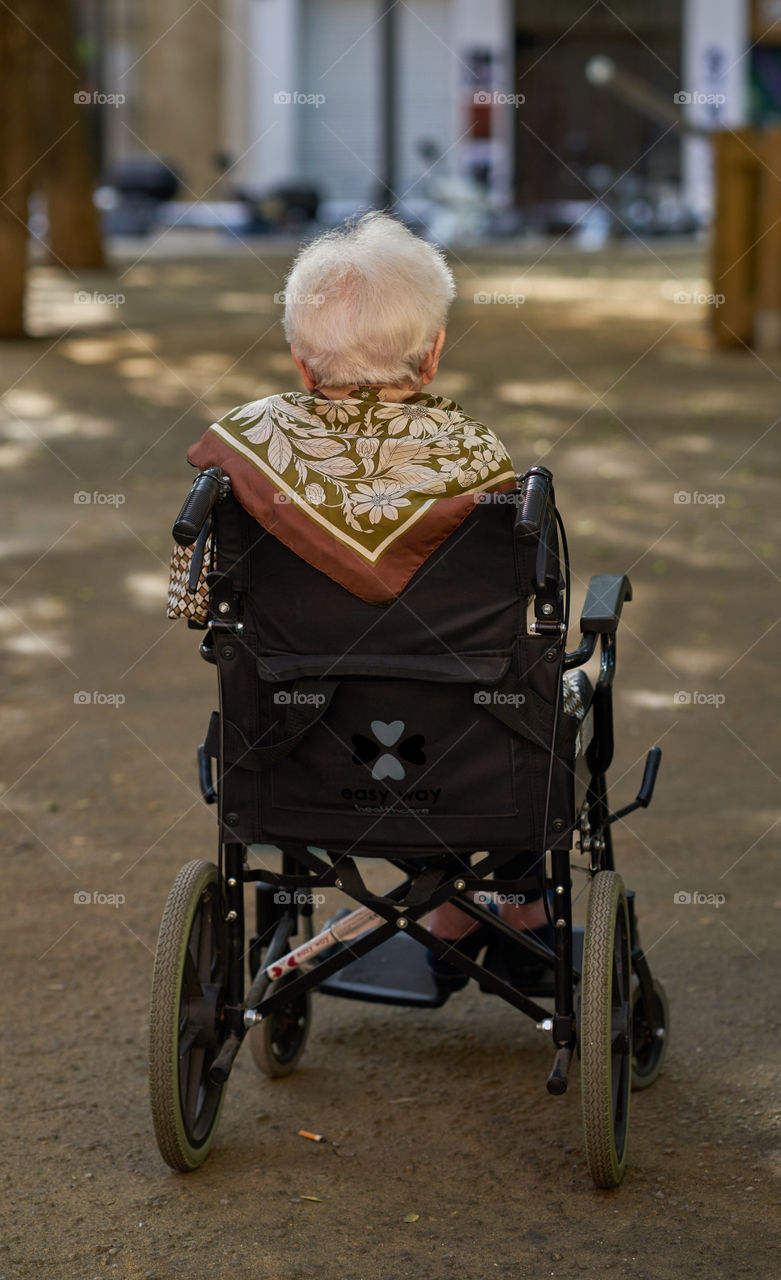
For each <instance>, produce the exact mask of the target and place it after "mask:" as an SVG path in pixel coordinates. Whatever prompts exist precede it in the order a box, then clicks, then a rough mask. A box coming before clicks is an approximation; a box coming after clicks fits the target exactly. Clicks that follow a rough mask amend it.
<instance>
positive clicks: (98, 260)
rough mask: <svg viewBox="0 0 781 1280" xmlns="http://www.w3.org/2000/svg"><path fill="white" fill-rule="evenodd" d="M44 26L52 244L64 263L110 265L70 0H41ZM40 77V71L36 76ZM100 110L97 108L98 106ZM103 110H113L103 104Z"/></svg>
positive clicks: (42, 179)
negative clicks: (95, 197) (96, 202)
mask: <svg viewBox="0 0 781 1280" xmlns="http://www.w3.org/2000/svg"><path fill="white" fill-rule="evenodd" d="M38 10H39V14H40V17H41V19H42V18H44V17H45V22H42V21H41V22H40V23H39V26H38V30H39V31H40V32H41V34H42V35H43V37H44V38H45V40H46V44H47V45H48V46H49V48H48V49H46V48H45V47H44V46H43V45H39V46H38V52H37V59H38V65H39V68H41V70H42V74H41V77H40V81H41V83H42V85H43V86H44V91H43V93H42V94H41V102H42V105H43V107H44V109H43V110H42V111H41V113H40V116H39V120H40V135H41V136H40V143H41V145H40V153H41V157H42V158H41V161H40V165H39V171H38V179H39V181H38V183H36V185H40V187H41V190H42V191H43V192H44V193H45V195H46V199H47V205H48V214H49V249H50V252H51V255H52V258H53V260H54V262H56V263H59V265H60V266H63V267H70V268H74V269H78V268H80V267H87V268H90V267H94V268H102V267H104V266H105V261H104V257H103V246H102V243H101V236H100V217H99V214H98V211H97V209H96V208H95V205H94V203H93V200H92V191H93V185H94V183H93V173H92V164H91V157H90V154H89V151H88V147H87V136H86V130H85V124H86V117H85V112H86V111H87V110H89V109H90V108H89V107H87V106H85V105H83V104H81V103H79V102H78V101H77V100H76V99H77V96H78V94H79V77H78V74H77V66H76V61H75V58H74V54H73V47H74V41H73V30H72V25H71V6H70V3H69V0H39V5H38ZM36 79H38V77H36ZM92 109H93V110H94V108H92ZM99 110H103V111H112V110H115V108H113V107H109V106H103V107H100V108H99Z"/></svg>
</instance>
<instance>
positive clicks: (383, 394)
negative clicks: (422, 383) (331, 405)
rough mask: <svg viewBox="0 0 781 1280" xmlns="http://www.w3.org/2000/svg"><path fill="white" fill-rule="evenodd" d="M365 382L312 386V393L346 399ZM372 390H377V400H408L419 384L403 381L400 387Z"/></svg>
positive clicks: (332, 398) (418, 388)
mask: <svg viewBox="0 0 781 1280" xmlns="http://www.w3.org/2000/svg"><path fill="white" fill-rule="evenodd" d="M363 385H365V384H358V383H354V382H353V383H351V384H350V385H348V386H344V387H313V389H312V394H313V395H316V396H322V397H323V398H324V399H326V400H348V399H350V398H351V397H353V396H354V395H355V393H356V391H357V390H358V389H359V386H363ZM371 390H372V391H376V392H377V399H378V400H390V401H399V400H408V399H409V397H410V396H414V395H415V394H416V393H417V392H418V391H419V390H420V387H419V386H415V385H414V383H409V382H408V383H405V385H404V386H401V387H386V386H372V388H371Z"/></svg>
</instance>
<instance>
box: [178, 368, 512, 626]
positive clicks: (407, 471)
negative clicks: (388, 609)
mask: <svg viewBox="0 0 781 1280" xmlns="http://www.w3.org/2000/svg"><path fill="white" fill-rule="evenodd" d="M187 458H188V461H189V462H191V463H192V465H193V466H196V467H199V468H201V469H203V468H205V467H211V466H220V467H222V469H223V471H224V472H226V474H227V475H229V476H230V478H231V482H232V486H233V491H234V493H235V495H236V497H237V498H238V500H239V502H240V503H241V504H242V506H243V507H245V508H246V510H247V511H249V513H250V514H251V515H253V516H254V517H255V519H256V520H258V522H259V523H260V524H261V525H262V526H263V527H264V528H265V529H267V530H268V531H269V532H270V533H273V534H274V535H275V536H276V537H278V538H279V539H280V540H281V541H282V542H284V543H285V544H286V545H287V546H289V547H290V548H291V550H293V551H295V552H296V553H297V554H298V555H300V556H303V558H304V559H305V560H307V561H309V563H310V564H312V565H314V566H315V568H317V569H320V570H321V571H322V572H324V573H327V574H328V575H329V576H330V577H331V578H333V579H334V580H335V581H336V582H339V583H340V584H341V585H342V586H344V587H346V588H347V590H349V591H352V592H354V593H355V594H356V595H358V596H360V597H361V598H362V599H364V600H368V601H370V602H371V603H373V604H384V603H387V602H388V601H389V600H392V599H394V598H395V597H396V596H397V595H398V593H399V592H400V591H401V590H402V588H403V587H404V586H405V585H406V583H407V582H408V581H409V579H410V578H411V577H412V574H413V573H415V571H416V570H417V569H418V568H419V567H420V565H421V564H423V562H424V561H425V560H426V559H427V557H428V556H429V555H430V554H431V553H432V551H434V550H436V548H437V547H438V546H439V545H440V543H441V542H442V541H443V540H444V539H445V538H446V537H447V536H448V534H450V533H452V532H453V530H454V529H456V528H457V527H458V525H459V524H461V522H462V521H463V520H464V519H465V518H466V516H467V515H468V514H469V512H470V511H472V510H473V509H474V505H475V502H476V501H478V500H479V495H480V494H481V493H484V492H486V491H488V490H492V491H498V490H507V489H511V488H513V487H514V484H515V475H514V470H513V464H512V462H511V460H510V457H509V455H508V453H507V451H506V449H505V448H504V446H503V445H502V444H501V443H500V442H499V440H498V439H497V438H496V436H495V435H494V434H493V432H492V431H490V430H489V428H488V427H485V426H483V425H482V424H481V423H479V422H475V421H474V420H473V419H472V418H470V417H468V416H467V415H466V414H465V413H464V411H463V410H462V409H461V408H460V407H459V405H457V404H455V403H454V401H452V400H447V399H444V398H443V397H441V396H432V395H428V394H425V393H419V394H417V395H414V396H412V397H411V398H410V399H408V400H404V401H399V402H389V401H382V400H380V399H378V396H377V392H376V391H375V390H374V389H372V388H370V387H361V388H359V389H358V390H357V392H356V393H355V394H354V395H352V396H350V397H348V398H346V399H344V400H328V399H326V398H325V397H323V396H318V395H316V394H312V395H308V394H305V393H303V392H293V393H290V394H288V395H273V396H268V397H266V398H265V399H263V400H255V401H253V402H252V403H251V404H245V405H241V406H239V407H238V408H236V409H232V410H231V412H230V413H228V414H226V416H225V417H224V418H221V419H220V421H219V422H215V423H213V425H212V426H211V427H209V429H208V430H207V431H206V432H205V434H204V435H203V436H202V437H201V439H200V440H199V441H198V442H197V444H194V445H193V446H192V447H191V448H190V450H189V452H188V454H187Z"/></svg>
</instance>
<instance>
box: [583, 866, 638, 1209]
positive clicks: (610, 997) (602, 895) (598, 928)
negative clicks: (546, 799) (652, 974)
mask: <svg viewBox="0 0 781 1280" xmlns="http://www.w3.org/2000/svg"><path fill="white" fill-rule="evenodd" d="M580 1058H581V1063H580V1070H581V1088H582V1095H583V1128H584V1131H585V1138H586V1158H587V1160H588V1165H589V1169H590V1171H591V1176H592V1178H593V1179H594V1182H595V1183H596V1185H597V1186H598V1187H605V1188H607V1187H617V1186H618V1184H619V1183H620V1181H621V1179H622V1178H623V1176H624V1169H625V1167H626V1154H627V1136H628V1128H629V1099H630V1094H631V1091H630V1085H631V1079H632V955H631V944H630V936H629V912H628V910H627V903H626V893H625V891H624V885H623V881H622V880H621V877H620V876H619V875H618V874H617V873H616V872H615V871H599V872H597V874H596V875H595V876H594V878H593V880H592V881H591V894H590V897H589V904H588V916H587V919H586V930H585V934H584V938H583V977H582V993H581V1006H580Z"/></svg>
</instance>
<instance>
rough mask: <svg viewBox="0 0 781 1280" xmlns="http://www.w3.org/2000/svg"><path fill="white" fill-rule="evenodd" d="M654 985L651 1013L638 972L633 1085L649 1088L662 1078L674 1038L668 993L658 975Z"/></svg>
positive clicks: (634, 980)
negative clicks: (642, 990) (672, 1037)
mask: <svg viewBox="0 0 781 1280" xmlns="http://www.w3.org/2000/svg"><path fill="white" fill-rule="evenodd" d="M651 985H652V987H653V992H654V1007H653V1008H652V1010H651V1013H650V1017H649V1015H648V1011H647V1010H646V1008H645V1001H644V1000H643V997H642V994H641V992H640V981H639V979H638V977H637V975H636V974H635V975H634V976H633V978H632V1088H633V1089H638V1090H639V1089H649V1088H650V1087H651V1085H652V1084H653V1083H654V1081H655V1080H656V1079H657V1078H658V1076H659V1073H660V1072H661V1070H662V1067H663V1065H664V1060H665V1057H666V1056H667V1046H668V1044H669V1042H670V1009H669V1006H668V1004H667V994H666V992H665V989H664V987H663V986H662V984H661V982H659V981H658V979H657V978H654V979H653V981H652V984H651ZM660 1033H661V1034H660Z"/></svg>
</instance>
